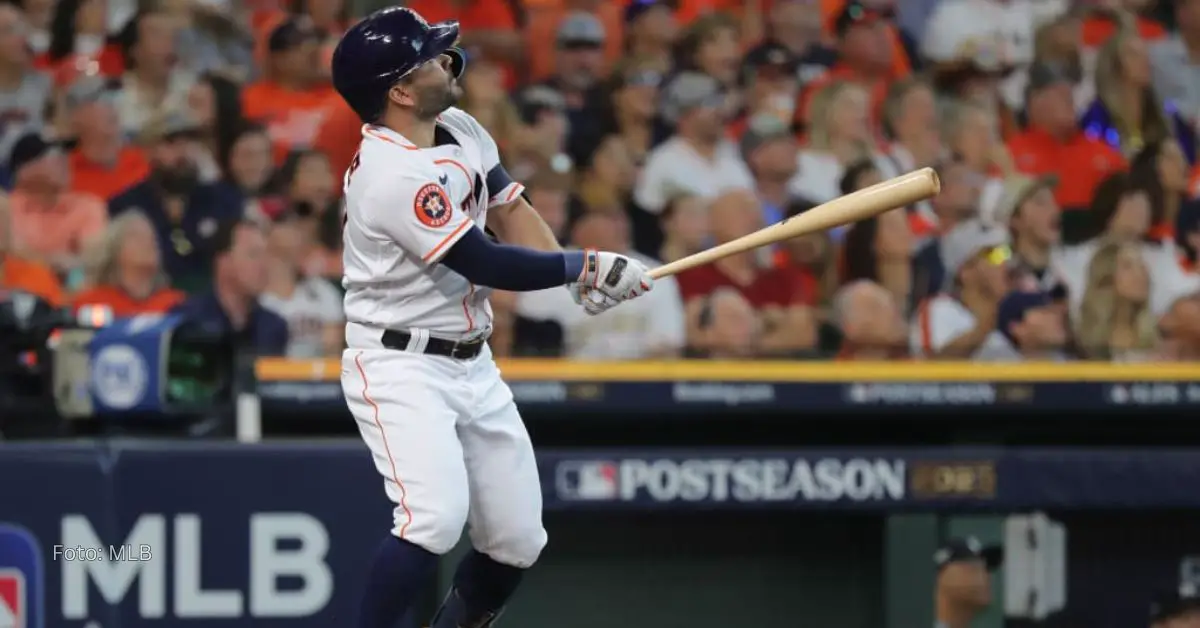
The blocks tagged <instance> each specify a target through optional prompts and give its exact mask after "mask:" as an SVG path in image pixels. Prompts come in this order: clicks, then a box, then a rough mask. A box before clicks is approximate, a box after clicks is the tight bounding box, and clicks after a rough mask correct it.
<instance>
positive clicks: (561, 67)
mask: <svg viewBox="0 0 1200 628" xmlns="http://www.w3.org/2000/svg"><path fill="white" fill-rule="evenodd" d="M605 41H607V37H606V33H605V32H604V24H603V23H602V22H601V21H600V18H598V17H596V16H595V15H593V14H591V13H587V12H584V11H576V12H574V13H569V14H567V16H566V17H564V18H563V21H562V22H561V23H559V26H558V33H557V35H556V36H555V55H554V58H555V66H554V73H553V74H552V75H551V76H550V78H548V79H546V80H545V81H543V82H542V83H541V85H544V86H546V87H549V88H551V89H553V90H555V91H557V92H558V93H560V94H562V97H563V98H564V99H565V101H566V110H567V116H568V120H569V122H570V128H571V133H572V136H573V137H575V136H579V135H584V136H589V137H591V136H594V134H595V133H596V132H597V131H596V127H597V125H598V118H599V116H598V113H597V107H596V104H597V102H599V94H598V93H597V87H598V86H599V84H600V81H601V79H602V78H603V77H604V71H605V61H604V42H605Z"/></svg>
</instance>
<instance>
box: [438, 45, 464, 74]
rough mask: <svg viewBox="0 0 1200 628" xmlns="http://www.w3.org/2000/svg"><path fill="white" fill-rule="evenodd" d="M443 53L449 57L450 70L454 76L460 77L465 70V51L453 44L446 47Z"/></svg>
mask: <svg viewBox="0 0 1200 628" xmlns="http://www.w3.org/2000/svg"><path fill="white" fill-rule="evenodd" d="M444 54H445V55H446V56H447V57H450V72H451V73H452V74H454V78H462V75H463V72H465V71H466V70H467V51H466V50H463V49H462V48H459V47H457V46H455V47H453V48H447V49H446V52H445V53H444Z"/></svg>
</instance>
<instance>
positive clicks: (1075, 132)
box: [1008, 63, 1125, 243]
mask: <svg viewBox="0 0 1200 628" xmlns="http://www.w3.org/2000/svg"><path fill="white" fill-rule="evenodd" d="M1072 88H1073V83H1072V82H1071V79H1070V77H1068V76H1066V74H1064V73H1063V72H1061V71H1059V70H1058V69H1057V68H1055V67H1053V66H1049V65H1045V64H1040V63H1039V64H1034V65H1033V66H1032V67H1031V68H1030V70H1029V87H1028V89H1027V90H1026V98H1025V102H1026V105H1025V109H1026V112H1027V115H1028V117H1029V128H1028V129H1027V130H1026V131H1025V132H1024V133H1021V134H1019V135H1017V136H1016V137H1014V138H1012V139H1011V140H1009V142H1008V147H1009V150H1010V151H1011V152H1012V156H1013V162H1014V165H1015V167H1016V169H1017V170H1018V171H1020V172H1023V173H1025V174H1030V175H1033V176H1042V175H1047V174H1053V175H1056V176H1057V177H1058V181H1059V185H1058V188H1057V190H1056V191H1055V198H1056V199H1057V200H1058V204H1059V206H1060V207H1062V208H1063V241H1064V242H1067V243H1075V242H1077V236H1078V234H1079V233H1080V231H1081V229H1085V228H1086V227H1085V226H1084V225H1085V224H1086V223H1087V218H1086V214H1085V213H1084V212H1085V211H1086V210H1087V208H1088V206H1089V205H1090V203H1091V201H1092V194H1093V192H1094V190H1095V188H1096V186H1097V185H1098V184H1099V183H1100V181H1101V180H1103V179H1104V178H1105V177H1106V176H1107V175H1109V174H1111V173H1112V172H1114V171H1117V170H1121V169H1123V168H1125V159H1124V157H1122V156H1121V153H1119V152H1117V151H1116V149H1114V148H1112V147H1111V146H1109V145H1108V144H1105V143H1104V142H1103V141H1101V140H1099V139H1095V138H1091V137H1088V136H1087V135H1086V134H1085V133H1084V132H1083V131H1082V130H1080V128H1079V126H1078V124H1077V122H1076V118H1075V105H1074V100H1073V95H1072Z"/></svg>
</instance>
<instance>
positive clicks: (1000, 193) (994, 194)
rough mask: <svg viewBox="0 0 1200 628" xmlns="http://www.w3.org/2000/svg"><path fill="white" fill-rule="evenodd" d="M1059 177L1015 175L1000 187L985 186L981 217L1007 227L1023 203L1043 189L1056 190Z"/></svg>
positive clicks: (981, 201)
mask: <svg viewBox="0 0 1200 628" xmlns="http://www.w3.org/2000/svg"><path fill="white" fill-rule="evenodd" d="M1057 186H1058V177H1057V176H1055V175H1052V174H1050V175H1043V176H1040V177H1031V176H1029V175H1024V174H1014V175H1010V176H1007V177H1005V178H1004V179H1003V181H1002V182H1001V184H1000V185H998V186H985V187H984V189H983V192H982V193H981V194H980V198H979V215H980V216H981V217H982V218H983V219H984V220H985V221H987V222H989V223H992V224H996V225H1006V224H1008V221H1009V220H1011V219H1012V217H1013V214H1015V213H1016V212H1017V208H1018V207H1020V206H1021V204H1022V203H1024V202H1025V201H1027V200H1029V197H1031V196H1033V195H1034V194H1035V193H1037V192H1038V191H1039V190H1041V189H1043V188H1048V189H1054V188H1055V187H1057Z"/></svg>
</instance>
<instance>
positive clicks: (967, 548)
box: [933, 536, 1004, 571]
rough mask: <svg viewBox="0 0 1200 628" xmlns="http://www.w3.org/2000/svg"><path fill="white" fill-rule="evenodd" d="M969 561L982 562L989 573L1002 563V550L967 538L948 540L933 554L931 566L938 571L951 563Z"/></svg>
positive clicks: (969, 537)
mask: <svg viewBox="0 0 1200 628" xmlns="http://www.w3.org/2000/svg"><path fill="white" fill-rule="evenodd" d="M970 560H982V561H983V564H984V565H987V568H988V570H989V571H990V570H992V569H995V568H997V567H999V566H1000V565H1002V564H1003V563H1004V549H1003V548H1001V547H1000V546H998V545H986V546H985V545H984V544H983V543H980V542H979V539H977V538H975V537H973V536H968V537H964V538H957V539H950V540H949V541H946V542H945V543H943V544H942V546H941V547H939V548H938V549H937V551H936V552H934V553H933V564H934V565H935V566H936V567H937V569H938V570H939V571H940V570H941V569H942V568H943V567H946V566H947V565H949V564H951V563H960V562H965V561H970Z"/></svg>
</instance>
